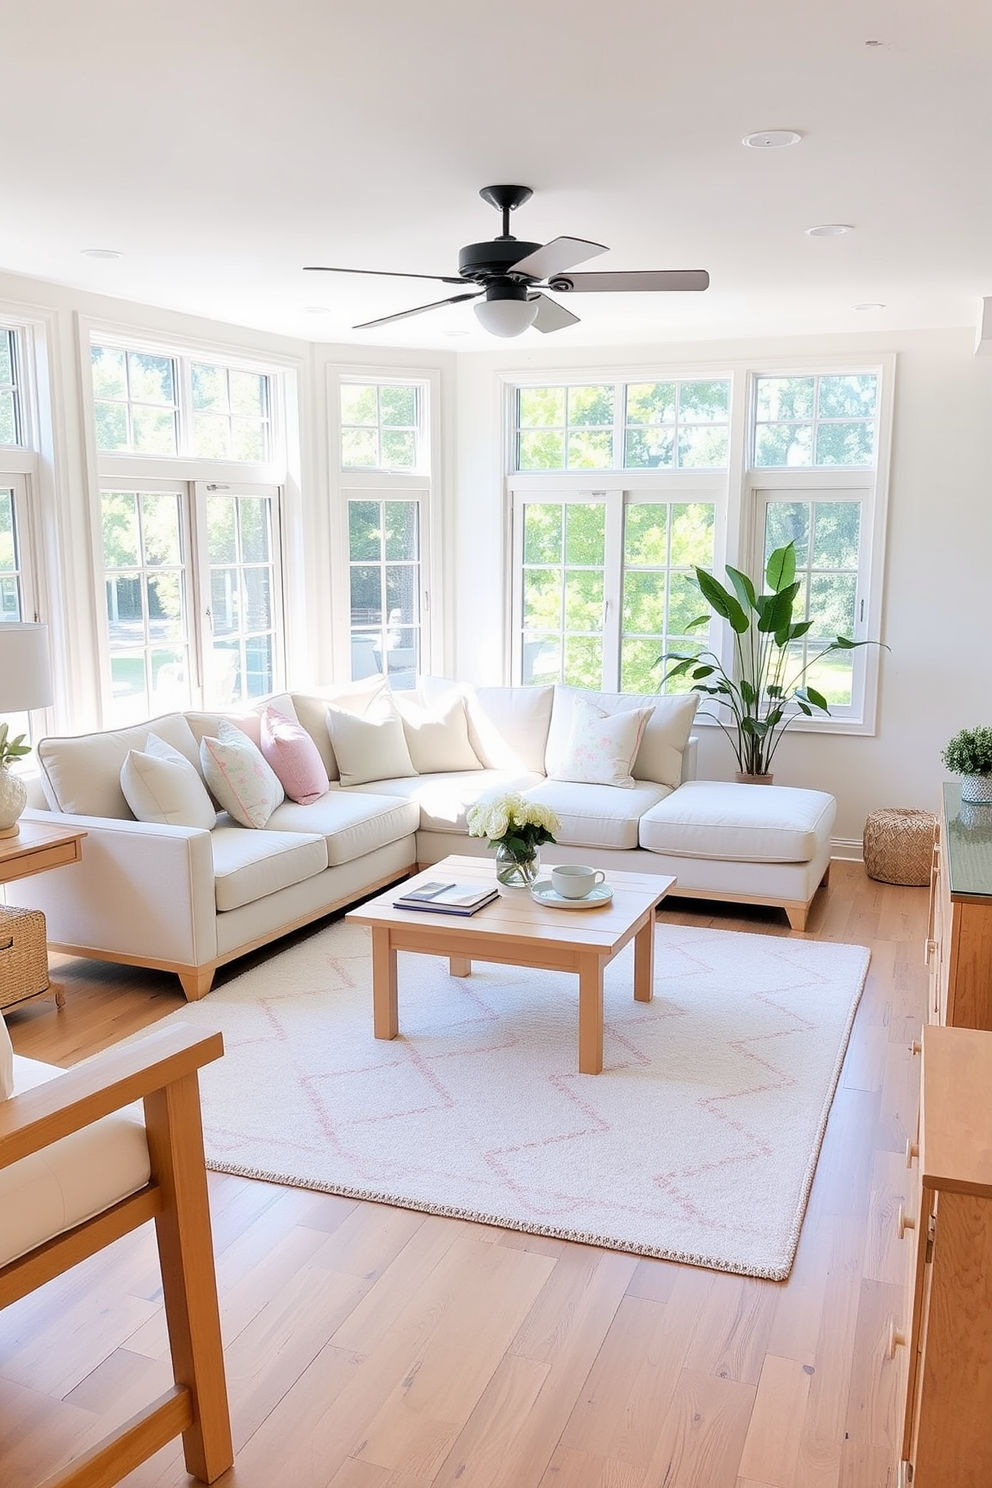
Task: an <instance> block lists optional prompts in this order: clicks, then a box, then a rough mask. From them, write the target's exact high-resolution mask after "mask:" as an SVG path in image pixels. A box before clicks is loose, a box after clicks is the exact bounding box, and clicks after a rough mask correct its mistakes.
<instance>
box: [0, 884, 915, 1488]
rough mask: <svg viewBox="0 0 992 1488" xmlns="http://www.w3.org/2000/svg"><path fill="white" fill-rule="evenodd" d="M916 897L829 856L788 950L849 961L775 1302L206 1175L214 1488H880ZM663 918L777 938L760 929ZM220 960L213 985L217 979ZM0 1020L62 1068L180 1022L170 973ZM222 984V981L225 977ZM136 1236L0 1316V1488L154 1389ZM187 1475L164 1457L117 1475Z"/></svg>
mask: <svg viewBox="0 0 992 1488" xmlns="http://www.w3.org/2000/svg"><path fill="white" fill-rule="evenodd" d="M926 910H927V892H926V890H925V889H906V888H892V887H889V886H887V885H882V884H878V883H874V882H872V881H871V880H869V879H868V878H867V877H866V876H865V874H864V870H863V868H862V867H861V865H860V864H853V863H835V864H834V865H833V870H832V875H831V883H830V887H829V888H828V889H827V890H824V891H822V892H821V894H820V895H819V896H818V900H817V903H816V907H815V909H814V911H813V913H812V915H811V917H810V923H809V929H808V932H807V934H808V935H809V936H811V937H812V938H814V939H817V940H834V941H852V942H857V943H860V944H865V945H869V946H871V948H872V966H871V971H870V974H869V979H868V984H867V987H866V990H865V994H864V997H863V999H862V1002H861V1007H860V1010H859V1012H858V1016H857V1021H856V1025H855V1028H854V1033H853V1036H852V1040H851V1045H850V1048H849V1051H848V1055H847V1060H846V1063H845V1065H844V1071H843V1075H842V1080H841V1085H840V1088H839V1090H838V1092H837V1096H836V1099H835V1101H834V1105H833V1109H832V1112H831V1116H830V1122H829V1127H828V1131H827V1135H826V1139H825V1142H824V1146H823V1150H822V1154H821V1157H820V1162H819V1166H818V1169H817V1174H816V1179H815V1182H814V1186H813V1192H812V1196H811V1200H810V1204H809V1209H808V1211H807V1215H806V1221H805V1225H804V1227H803V1233H802V1238H801V1240H800V1244H799V1252H798V1255H797V1258H796V1263H795V1267H794V1269H793V1272H792V1275H791V1277H790V1279H789V1280H788V1282H785V1283H775V1282H763V1281H756V1280H752V1279H748V1278H741V1277H735V1276H728V1275H723V1274H720V1273H717V1272H712V1271H707V1270H702V1269H700V1268H694V1267H688V1266H678V1265H674V1264H671V1263H668V1262H665V1261H654V1260H641V1259H638V1258H637V1257H636V1256H628V1255H622V1254H620V1253H617V1252H611V1251H601V1250H596V1249H594V1248H592V1247H586V1246H582V1245H571V1244H568V1243H565V1242H562V1241H554V1240H547V1239H542V1238H539V1237H536V1236H527V1235H523V1234H519V1233H514V1232H508V1231H502V1230H499V1229H495V1228H488V1227H486V1226H481V1225H475V1224H470V1223H467V1222H461V1221H457V1220H448V1219H439V1218H434V1217H432V1216H427V1215H420V1214H416V1213H412V1212H409V1211H406V1210H402V1209H391V1208H388V1207H386V1206H383V1205H378V1204H366V1203H359V1202H355V1201H352V1200H348V1199H342V1198H337V1197H334V1196H328V1195H322V1194H314V1193H308V1192H306V1191H303V1190H300V1189H285V1188H280V1187H278V1186H276V1185H272V1184H264V1183H256V1182H252V1181H250V1180H247V1179H239V1178H233V1177H229V1176H219V1175H211V1194H212V1203H213V1216H214V1235H215V1242H216V1250H217V1267H218V1278H219V1284H220V1288H221V1294H222V1295H221V1305H222V1313H223V1325H224V1336H225V1343H226V1358H227V1370H228V1383H229V1388H230V1394H231V1404H232V1415H233V1423H234V1435H235V1447H236V1451H237V1459H236V1466H235V1467H234V1469H233V1470H232V1471H231V1472H230V1473H227V1474H225V1476H224V1477H223V1478H222V1479H221V1480H220V1482H221V1484H222V1485H224V1488H235V1485H236V1488H427V1485H431V1484H432V1485H435V1488H454V1485H456V1484H457V1485H458V1488H883V1485H894V1484H895V1481H896V1464H897V1459H898V1456H899V1451H898V1427H897V1418H898V1414H899V1411H900V1409H901V1406H900V1403H899V1400H898V1396H899V1392H900V1380H901V1373H900V1370H899V1367H898V1366H897V1365H893V1364H890V1363H889V1362H888V1361H887V1360H886V1359H885V1355H884V1339H885V1330H886V1325H887V1321H888V1318H889V1316H890V1315H891V1314H893V1313H894V1314H895V1315H896V1317H897V1318H898V1319H900V1320H903V1319H904V1318H905V1307H904V1302H903V1295H904V1291H903V1277H904V1274H905V1267H906V1265H907V1260H906V1257H905V1254H904V1251H905V1245H906V1242H902V1243H900V1242H899V1241H898V1240H897V1239H896V1236H895V1212H896V1209H897V1207H898V1204H899V1201H900V1199H901V1198H902V1197H904V1196H908V1189H907V1177H908V1175H907V1173H906V1168H905V1164H904V1157H903V1151H904V1146H905V1142H906V1138H907V1136H908V1135H909V1134H910V1133H911V1132H915V1124H916V1111H917V1081H918V1061H917V1060H915V1059H914V1058H913V1057H912V1055H911V1054H910V1052H909V1045H910V1042H911V1040H912V1039H913V1038H915V1037H917V1036H918V1033H919V1027H920V1024H921V1022H922V1020H923V1015H924V1006H925V974H924V970H923V965H922V946H923V939H924V936H925V933H926V929H925V922H926ZM662 918H664V919H669V920H674V921H679V922H683V923H686V924H697V925H710V924H713V925H719V926H723V927H724V928H727V929H733V930H746V931H751V932H756V933H760V934H770V935H788V934H789V933H790V932H789V929H788V926H787V923H786V921H785V917H784V915H782V914H780V913H779V912H776V911H765V910H760V909H754V910H750V911H746V912H745V911H743V910H739V909H734V908H732V907H729V906H715V905H710V906H706V905H690V904H689V903H688V901H680V902H679V903H678V904H677V905H676V907H674V908H669V909H665V910H663V913H662ZM241 969H243V963H242V965H241V966H238V967H235V968H231V969H229V970H227V971H226V972H225V976H229V975H236V974H237V972H238V971H239V970H241ZM58 976H59V977H60V979H61V981H62V983H63V985H64V987H65V990H66V994H67V999H68V1002H67V1006H66V1008H65V1009H64V1011H62V1012H61V1013H58V1012H56V1010H55V1007H54V1003H53V1002H52V1001H49V1000H45V1001H43V1002H37V1003H33V1004H30V1005H28V1006H27V1007H25V1008H23V1009H21V1010H20V1011H19V1012H16V1013H14V1014H13V1015H11V1017H10V1018H9V1024H10V1028H11V1033H12V1036H13V1039H14V1043H15V1046H16V1047H17V1049H18V1051H19V1052H20V1053H22V1054H27V1055H31V1056H34V1057H37V1058H43V1059H47V1060H49V1061H50V1062H52V1063H59V1064H71V1063H72V1062H74V1061H75V1060H76V1059H79V1058H81V1057H83V1056H84V1055H86V1054H89V1053H91V1052H94V1051H95V1050H97V1049H99V1048H102V1047H104V1046H105V1045H107V1044H109V1043H113V1042H114V1041H116V1040H117V1039H119V1038H121V1037H123V1036H125V1035H126V1034H128V1033H131V1032H133V1031H135V1030H136V1029H139V1028H140V1027H142V1026H144V1025H146V1024H149V1023H151V1022H154V1021H155V1020H156V1019H158V1018H161V1017H163V1016H164V1015H165V1014H166V1013H169V1012H171V1011H172V1010H173V1009H174V1008H176V1007H178V1006H181V1005H182V998H181V996H180V994H179V993H178V992H177V990H176V984H175V982H174V980H173V979H170V978H169V977H166V976H164V975H159V974H157V973H146V972H141V971H135V970H133V969H130V968H125V967H110V966H97V965H96V964H95V963H85V962H80V961H72V962H65V961H63V962H62V963H61V964H59V966H58ZM223 979H224V977H221V978H220V980H223ZM165 1355H166V1347H165V1338H164V1330H163V1320H162V1314H161V1310H160V1308H159V1282H158V1274H157V1267H156V1263H155V1255H154V1242H153V1238H152V1231H151V1227H150V1226H146V1227H145V1230H144V1231H142V1232H140V1233H139V1234H137V1235H132V1236H129V1237H127V1238H126V1239H124V1240H122V1241H120V1242H118V1244H117V1245H116V1246H115V1247H113V1248H112V1249H110V1250H109V1251H107V1252H105V1253H104V1254H103V1255H102V1256H100V1257H97V1258H94V1260H93V1261H91V1262H87V1263H86V1264H85V1265H83V1266H81V1267H78V1268H77V1269H76V1270H75V1271H74V1272H73V1273H72V1274H71V1275H70V1276H69V1277H68V1278H63V1279H62V1280H60V1281H58V1282H55V1283H52V1284H51V1285H50V1286H49V1287H47V1288H45V1289H44V1291H42V1292H39V1293H37V1294H35V1295H33V1296H31V1297H28V1298H25V1299H24V1301H23V1302H21V1303H18V1304H17V1305H16V1306H14V1307H11V1308H8V1309H7V1311H6V1312H5V1313H3V1314H0V1485H2V1488H33V1485H35V1484H36V1483H37V1482H38V1481H39V1480H40V1479H41V1478H42V1477H44V1476H45V1474H46V1473H47V1472H50V1471H52V1470H54V1469H55V1468H56V1467H57V1466H58V1465H59V1464H60V1463H61V1462H63V1461H64V1460H65V1458H66V1456H67V1455H69V1454H70V1453H72V1452H74V1451H78V1450H80V1448H81V1447H83V1446H84V1445H88V1444H89V1443H90V1442H91V1441H92V1440H94V1439H95V1438H97V1437H99V1436H100V1435H102V1434H103V1432H104V1431H105V1430H107V1429H108V1428H109V1426H110V1425H111V1424H114V1423H116V1422H117V1421H118V1420H121V1419H124V1418H125V1417H126V1416H127V1415H129V1414H131V1413H132V1412H133V1411H134V1410H135V1409H137V1408H138V1407H139V1406H140V1405H142V1404H143V1403H145V1401H146V1400H147V1399H148V1398H150V1396H152V1395H154V1394H156V1393H157V1392H158V1391H159V1390H161V1389H164V1388H165V1386H166V1384H167V1382H168V1380H167V1364H166V1362H165ZM125 1481H126V1482H127V1483H128V1484H129V1485H132V1488H136V1485H139V1484H140V1485H142V1488H151V1485H157V1488H175V1485H186V1484H188V1483H189V1482H190V1480H189V1479H188V1478H187V1477H186V1474H185V1472H184V1470H183V1466H182V1460H181V1456H180V1453H179V1451H178V1450H177V1449H172V1448H166V1449H165V1450H164V1451H162V1452H161V1453H159V1454H158V1456H157V1457H156V1458H155V1459H153V1461H152V1462H151V1463H149V1464H146V1466H145V1467H144V1468H142V1469H139V1470H138V1471H137V1472H135V1473H132V1474H131V1475H130V1476H129V1477H128V1478H127V1479H126V1480H125Z"/></svg>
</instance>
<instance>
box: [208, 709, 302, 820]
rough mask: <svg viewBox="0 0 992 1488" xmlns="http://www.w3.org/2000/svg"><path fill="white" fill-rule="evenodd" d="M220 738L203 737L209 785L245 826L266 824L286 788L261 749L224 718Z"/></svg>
mask: <svg viewBox="0 0 992 1488" xmlns="http://www.w3.org/2000/svg"><path fill="white" fill-rule="evenodd" d="M217 735H218V736H217V738H216V739H212V738H210V736H209V735H206V736H205V737H204V738H202V739H201V740H200V762H201V763H202V765H203V775H204V778H205V780H206V782H207V785H208V786H209V787H210V789H211V790H212V791H213V793H214V795H215V796H216V798H217V800H218V801H219V802H220V804H221V807H222V808H223V810H224V811H226V812H228V814H229V815H230V816H232V817H233V818H234V820H235V821H236V822H239V823H240V824H241V826H243V827H264V826H265V823H266V822H267V821H268V819H269V817H270V816H271V815H272V813H273V811H275V809H276V807H277V806H278V805H279V804H280V803H281V802H282V801H284V800H285V792H284V791H283V788H282V786H281V784H280V783H279V777H278V775H277V774H276V772H275V771H274V770H273V768H272V766H271V765H269V764H267V763H266V761H265V760H264V759H263V757H262V752H261V750H260V749H256V747H255V745H254V744H253V743H252V742H251V740H250V739H249V738H248V735H247V734H245V733H243V732H242V730H241V729H239V728H236V727H235V725H234V724H233V723H228V721H227V719H226V718H222V719H221V720H220V723H219V725H218V728H217Z"/></svg>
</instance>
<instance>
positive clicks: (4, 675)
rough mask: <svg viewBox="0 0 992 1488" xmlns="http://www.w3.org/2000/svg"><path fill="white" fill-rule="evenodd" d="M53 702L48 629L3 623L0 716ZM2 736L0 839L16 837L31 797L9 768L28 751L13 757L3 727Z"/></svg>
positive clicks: (10, 622)
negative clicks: (21, 818)
mask: <svg viewBox="0 0 992 1488" xmlns="http://www.w3.org/2000/svg"><path fill="white" fill-rule="evenodd" d="M51 701H52V673H51V667H50V665H49V659H48V626H47V625H32V624H28V623H26V622H21V621H19V620H3V621H0V713H5V714H11V713H27V712H29V711H30V710H31V709H32V708H47V707H48V705H49V704H50V703H51ZM0 735H2V738H0V838H4V837H16V836H17V833H18V830H19V828H18V821H19V819H20V815H21V812H22V811H23V810H24V807H25V806H26V805H27V799H28V793H27V788H26V787H25V784H24V782H23V780H21V779H20V778H19V777H18V776H17V775H15V774H13V772H12V771H11V770H10V768H9V767H10V764H11V763H12V761H13V760H15V759H17V758H19V757H20V756H21V754H25V753H28V750H26V749H21V750H18V751H17V752H16V753H11V752H10V745H11V742H12V741H11V740H9V738H8V735H7V732H6V730H5V728H4V727H3V726H2V725H0Z"/></svg>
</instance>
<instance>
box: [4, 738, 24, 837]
mask: <svg viewBox="0 0 992 1488" xmlns="http://www.w3.org/2000/svg"><path fill="white" fill-rule="evenodd" d="M24 739H25V735H24V734H18V735H17V737H16V738H14V739H12V738H11V737H10V728H9V725H8V724H6V723H0V837H16V835H17V822H18V819H19V818H20V815H21V812H22V811H23V810H24V806H25V803H26V802H27V798H28V793H27V788H26V787H25V784H24V782H23V780H19V779H18V777H17V776H16V775H14V774H12V773H11V770H10V768H9V767H10V766H11V765H12V764H13V763H14V761H15V760H19V759H23V757H24V756H25V755H26V754H30V753H31V746H30V744H25V742H24Z"/></svg>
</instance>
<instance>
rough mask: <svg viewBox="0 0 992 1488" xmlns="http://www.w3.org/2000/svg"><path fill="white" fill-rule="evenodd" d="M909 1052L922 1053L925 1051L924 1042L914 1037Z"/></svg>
mask: <svg viewBox="0 0 992 1488" xmlns="http://www.w3.org/2000/svg"><path fill="white" fill-rule="evenodd" d="M909 1052H910V1054H922V1053H923V1045H922V1043H921V1042H920V1040H919V1039H914V1040H913V1042H912V1043H911V1044H910V1046H909Z"/></svg>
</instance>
